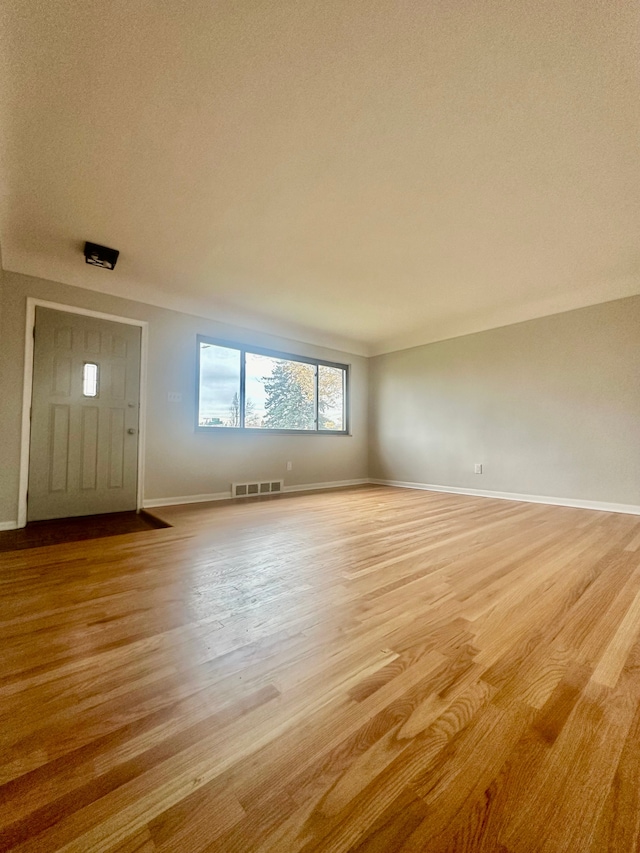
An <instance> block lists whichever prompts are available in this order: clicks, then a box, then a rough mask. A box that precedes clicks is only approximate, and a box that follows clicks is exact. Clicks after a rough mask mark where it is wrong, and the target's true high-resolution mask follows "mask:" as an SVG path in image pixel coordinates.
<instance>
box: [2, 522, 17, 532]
mask: <svg viewBox="0 0 640 853" xmlns="http://www.w3.org/2000/svg"><path fill="white" fill-rule="evenodd" d="M17 529H18V522H17V521H0V530H17Z"/></svg>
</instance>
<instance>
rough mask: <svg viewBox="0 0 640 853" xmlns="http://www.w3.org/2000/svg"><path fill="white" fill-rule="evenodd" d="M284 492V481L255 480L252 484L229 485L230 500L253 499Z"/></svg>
mask: <svg viewBox="0 0 640 853" xmlns="http://www.w3.org/2000/svg"><path fill="white" fill-rule="evenodd" d="M283 491H284V480H256V481H255V482H253V483H231V497H232V498H253V497H256V496H257V495H273V494H275V493H277V492H283Z"/></svg>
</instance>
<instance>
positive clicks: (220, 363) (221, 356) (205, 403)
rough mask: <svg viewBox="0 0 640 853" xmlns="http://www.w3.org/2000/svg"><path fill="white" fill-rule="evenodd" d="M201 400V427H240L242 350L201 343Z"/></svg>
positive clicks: (199, 412) (199, 421) (199, 417)
mask: <svg viewBox="0 0 640 853" xmlns="http://www.w3.org/2000/svg"><path fill="white" fill-rule="evenodd" d="M199 399H200V407H199V411H198V425H199V426H204V427H239V426H240V350H237V349H232V348H231V347H221V346H216V345H215V344H207V343H205V342H204V341H201V342H200V397H199Z"/></svg>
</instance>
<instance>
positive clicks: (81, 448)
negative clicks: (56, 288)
mask: <svg viewBox="0 0 640 853" xmlns="http://www.w3.org/2000/svg"><path fill="white" fill-rule="evenodd" d="M41 309H51V311H49V312H47V313H48V314H49V315H50V316H53V317H54V318H58V319H60V318H61V316H63V317H64V318H66V321H67V322H66V323H64V324H63V328H65V327H66V329H67V331H66V332H65V331H60V332H59V333H58V345H59V346H58V347H55V348H54V350H57V351H58V359H57V363H56V373H55V375H54V372H53V366H52V368H51V370H50V371H49V376H48V377H47V379H46V382H45V387H46V384H47V383H48V384H49V390H50V391H55V392H60V391H62V392H66V391H68V390H69V391H71V393H70V394H66V393H63V394H62V395H58V394H57V393H56V394H50V395H49V399H48V401H47V404H46V405H47V407H48V411H47V412H46V413H44V412H43V410H42V409H41V410H40V411H38V406H39V404H40V403H39V396H38V397H34V400H33V402H34V404H35V409H34V424H33V427H34V429H35V434H34V441H35V444H34V448H33V451H34V459H33V465H31V460H30V455H31V444H32V442H31V428H32V422H31V417H30V415H31V403H32V390H33V389H34V382H33V380H34V360H33V359H34V338H33V330H34V327H35V320H36V310H38V312H39V314H40V316H39V320H40V321H41V323H40V325H41V328H44V321H43V320H42V318H43V317H46V314H45V313H42V312H41ZM60 312H64V315H61V313H60ZM82 318H95V320H96V321H97V320H99V321H108V323H109V324H111V325H107V326H102V327H101V326H100V324H98V325H97V326H96V325H92V321H91V322H89V321H83V320H82ZM78 321H80V325H78ZM83 322H84V327H83V326H82V323H83ZM113 324H117V325H113ZM101 333H102V334H103V335H104V339H102V338H101ZM74 335H75V336H76V337H77V338H78V340H75V339H74ZM69 338H71V341H69ZM69 342H71V350H69V347H68V346H67V345H68V344H69ZM147 342H148V324H147V323H146V322H145V321H141V320H133V319H131V318H127V317H120V316H116V315H111V314H105V313H103V312H97V311H91V310H89V309H83V308H78V307H76V306H69V305H63V304H59V303H53V302H48V301H45V300H40V299H35V298H32V297H29V298H28V299H27V323H26V336H25V371H24V395H23V416H22V440H21V457H20V491H19V506H18V527H23V526H24V525H25V524H26V522H27V490H28V487H29V480H31V491H30V492H29V498H30V499H31V500H30V507H29V520H32V519H36V518H44V517H63V515H64V516H67V515H87V514H93V513H94V512H110V511H118V510H120V509H122V508H127V509H136V508H137V509H139V508H140V507H141V506H142V500H143V493H144V492H143V490H144V437H145V391H146V363H147V345H148V343H147ZM65 347H66V352H67V356H64V355H63V354H62V353H64V351H65ZM131 348H133V350H134V362H135V365H132V364H129V365H128V367H127V368H126V369H125V376H124V379H125V387H124V391H125V394H124V396H125V398H126V399H124V400H123V399H122V397H123V394H122V391H123V372H122V369H118V366H117V363H118V361H120V367H122V364H121V360H122V358H123V350H124V349H131ZM98 350H100V352H98ZM36 355H37V353H36ZM85 362H88V363H96V364H99V370H100V373H101V377H100V378H101V380H102V381H101V387H100V397H99V402H98V400H97V399H96V398H90V397H86V396H84V395H83V393H82V373H83V365H84V363H85ZM111 372H113V379H114V382H115V385H116V388H115V392H116V393H115V397H116V398H119V399H115V400H114V399H110V396H111V395H110V389H109V385H110V383H111V376H110V373H111ZM35 378H36V384H37V383H38V382H39V380H38V376H37V375H36V377H35ZM56 383H57V385H56ZM69 384H70V385H71V388H69ZM85 390H86V389H85ZM132 392H133V396H132ZM37 393H38V390H37V388H36V394H37ZM138 394H139V397H138ZM138 401H139V407H138ZM67 405H68V406H70V407H71V408H70V409H65V406H67ZM74 408H75V411H74ZM101 409H102V410H103V411H100V410H101ZM36 418H37V419H38V421H37V423H36V422H35V419H36ZM52 426H53V427H54V429H53V430H52ZM119 426H120V427H123V428H124V432H123V433H122V434H121V439H122V441H121V439H120V437H119V435H118V427H119ZM99 427H101V431H102V433H103V434H104V436H105V437H106V439H107V444H106V446H105V447H104V448H103V452H102V457H100V451H99V449H98V447H97V446H94V444H93V443H92V442H95V440H96V438H97V437H98V436H97V434H98V433H99V432H100V429H99ZM43 428H45V429H44V431H46V433H47V438H46V440H45V447H46V445H47V443H48V450H47V453H49V451H52V452H53V454H54V458H53V459H51V458H49V459H48V461H47V465H46V466H45V468H46V467H47V466H48V469H47V470H46V476H45V474H44V473H43V470H44V469H43V466H42V447H40V449H38V442H41V443H42V441H43V440H42V436H40V437H38V435H37V432H38V429H40V430H41V432H42V431H43ZM127 430H133V432H127ZM56 431H57V432H56ZM67 439H68V445H69V449H68V456H67V455H66V454H67V450H66V449H65V441H66V440H67ZM125 441H126V442H127V443H124V442H125ZM52 442H53V447H52ZM120 451H122V455H121V457H120V456H119V453H120ZM39 455H40V458H39ZM92 462H93V463H94V464H93V473H92V465H91V463H92ZM121 463H122V464H121ZM65 464H66V466H67V471H66V474H65V473H64V466H65ZM123 466H124V467H123ZM30 468H31V477H30ZM119 472H120V473H119ZM65 478H68V483H65V482H64V481H65ZM100 482H102V487H103V491H104V487H105V484H106V493H103V496H102V497H99V496H98V498H97V500H96V495H97V493H98V492H99V487H100ZM120 483H121V485H120ZM43 486H44V489H43ZM52 487H53V488H52ZM34 488H35V495H34V493H33V490H34ZM74 488H75V489H76V490H79V493H78V492H77V493H76V494H75V496H74V495H72V496H71V497H70V498H69V501H70V503H67V504H66V505H65V500H67V499H66V498H63V494H64V493H65V492H67V491H69V489H71V491H73V489H74ZM39 490H40V492H41V493H42V491H49V492H51V491H52V492H54V493H55V494H54V495H53V497H54V510H53V511H51V508H50V507H45V508H44V509H43V507H42V505H40V507H39V506H38V504H39V502H41V501H40V499H41V497H42V494H40V497H38V491H39ZM61 498H63V500H62V503H61V505H62V507H63V509H62V511H59V510H58V509H56V508H55V507H56V506H58V505H59V504H56V503H55V501H58V502H60V499H61ZM47 501H48V498H47V499H46V500H45V503H46V502H47Z"/></svg>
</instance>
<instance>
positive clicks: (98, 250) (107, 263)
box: [84, 243, 120, 270]
mask: <svg viewBox="0 0 640 853" xmlns="http://www.w3.org/2000/svg"><path fill="white" fill-rule="evenodd" d="M119 254H120V252H119V251H118V250H117V249H108V248H107V247H106V246H98V244H97V243H85V244H84V258H85V260H86V262H87V263H88V264H92V265H93V266H94V267H104V268H105V269H106V270H112V269H113V268H114V267H115V265H116V262H117V260H118V255H119Z"/></svg>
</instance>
